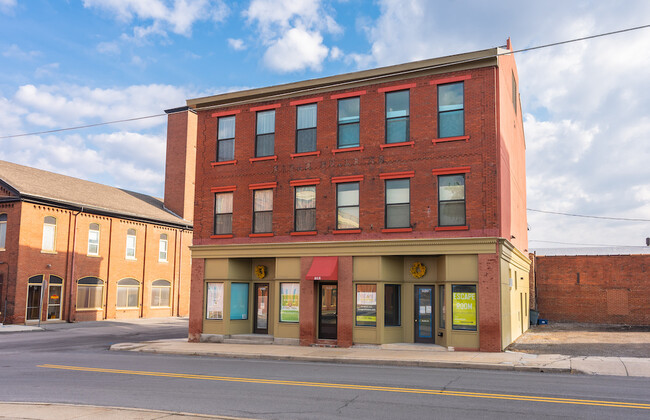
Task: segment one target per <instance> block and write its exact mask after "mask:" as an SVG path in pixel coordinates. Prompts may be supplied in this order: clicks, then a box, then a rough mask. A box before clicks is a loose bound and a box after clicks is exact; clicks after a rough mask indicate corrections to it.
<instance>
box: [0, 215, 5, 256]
mask: <svg viewBox="0 0 650 420" xmlns="http://www.w3.org/2000/svg"><path fill="white" fill-rule="evenodd" d="M6 242H7V215H6V214H0V249H5V244H6Z"/></svg>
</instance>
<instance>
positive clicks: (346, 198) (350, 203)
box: [336, 182, 359, 229]
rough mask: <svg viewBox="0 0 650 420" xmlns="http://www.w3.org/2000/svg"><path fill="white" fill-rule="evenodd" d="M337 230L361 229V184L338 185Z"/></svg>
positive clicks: (347, 183)
mask: <svg viewBox="0 0 650 420" xmlns="http://www.w3.org/2000/svg"><path fill="white" fill-rule="evenodd" d="M336 229H359V183H358V182H346V183H342V184H336Z"/></svg>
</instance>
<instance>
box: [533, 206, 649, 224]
mask: <svg viewBox="0 0 650 420" xmlns="http://www.w3.org/2000/svg"><path fill="white" fill-rule="evenodd" d="M526 210H528V211H534V212H537V213H547V214H559V215H561V216H572V217H585V218H589V219H606V220H621V221H626V222H650V219H631V218H627V217H610V216H588V215H586V214H574V213H562V212H559V211H548V210H536V209H529V208H527V209H526Z"/></svg>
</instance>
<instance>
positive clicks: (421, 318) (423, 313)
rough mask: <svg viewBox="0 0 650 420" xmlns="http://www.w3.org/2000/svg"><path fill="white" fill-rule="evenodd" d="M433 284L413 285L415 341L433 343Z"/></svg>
mask: <svg viewBox="0 0 650 420" xmlns="http://www.w3.org/2000/svg"><path fill="white" fill-rule="evenodd" d="M433 296H434V291H433V286H415V314H414V315H415V316H414V320H415V342H416V343H430V344H433V342H434V339H435V336H434V334H433V332H434V328H433V326H434V324H433Z"/></svg>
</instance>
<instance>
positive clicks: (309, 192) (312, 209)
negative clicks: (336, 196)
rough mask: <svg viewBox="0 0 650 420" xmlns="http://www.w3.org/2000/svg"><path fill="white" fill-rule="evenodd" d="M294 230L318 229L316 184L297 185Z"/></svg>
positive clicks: (307, 230) (295, 189)
mask: <svg viewBox="0 0 650 420" xmlns="http://www.w3.org/2000/svg"><path fill="white" fill-rule="evenodd" d="M294 192H295V207H294V208H295V214H294V230H295V231H296V232H310V231H314V230H316V186H315V185H309V186H304V187H295V188H294Z"/></svg>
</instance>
